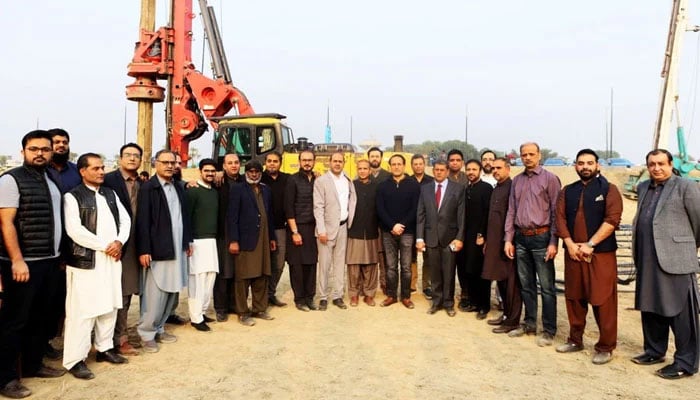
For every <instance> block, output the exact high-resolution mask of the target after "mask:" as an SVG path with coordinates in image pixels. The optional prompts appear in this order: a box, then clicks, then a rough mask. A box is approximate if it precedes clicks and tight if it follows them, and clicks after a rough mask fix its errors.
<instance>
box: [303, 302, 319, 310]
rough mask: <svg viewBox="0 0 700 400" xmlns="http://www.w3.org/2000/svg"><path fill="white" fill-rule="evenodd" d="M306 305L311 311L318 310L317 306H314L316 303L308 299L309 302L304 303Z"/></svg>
mask: <svg viewBox="0 0 700 400" xmlns="http://www.w3.org/2000/svg"><path fill="white" fill-rule="evenodd" d="M306 307H308V308H309V310H311V311H317V310H318V307H317V306H316V304H314V302H313V301H310V302H308V303H306Z"/></svg>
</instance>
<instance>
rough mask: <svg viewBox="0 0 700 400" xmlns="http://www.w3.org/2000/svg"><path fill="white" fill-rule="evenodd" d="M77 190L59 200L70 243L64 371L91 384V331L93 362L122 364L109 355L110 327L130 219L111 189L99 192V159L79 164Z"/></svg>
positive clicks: (84, 157)
mask: <svg viewBox="0 0 700 400" xmlns="http://www.w3.org/2000/svg"><path fill="white" fill-rule="evenodd" d="M77 165H78V170H79V172H80V175H81V177H82V179H83V181H82V184H81V185H78V186H77V187H76V188H74V189H73V190H71V191H70V192H68V193H67V194H66V195H65V197H64V214H65V227H66V233H67V234H68V236H69V237H70V239H71V241H72V243H71V247H70V250H71V252H70V254H69V255H68V263H67V266H66V320H65V340H64V345H63V346H64V347H63V366H64V367H65V368H66V369H68V370H69V371H70V373H71V374H73V375H74V376H75V377H76V378H80V379H92V378H94V374H93V373H92V372H91V371H90V370H89V369H88V367H87V366H86V365H85V359H86V358H87V356H88V353H89V352H90V349H91V347H92V343H91V332H92V330H93V329H94V330H95V348H96V349H97V351H98V353H97V357H96V358H97V361H98V362H102V361H107V362H111V363H114V364H121V363H126V362H127V360H126V358H124V357H122V356H120V355H119V354H117V352H115V351H114V350H113V347H114V343H113V341H112V337H113V335H114V325H115V323H116V318H117V310H118V309H120V308H121V307H122V298H121V274H122V265H121V250H122V245H123V244H124V243H125V242H126V241H127V240H128V238H129V232H130V227H131V220H130V218H129V214H128V213H127V211H126V210H125V209H124V206H122V204H121V202H120V201H119V200H118V198H117V196H116V193H114V191H113V190H112V189H109V188H106V187H101V185H102V183H103V182H104V175H105V172H104V164H103V163H102V159H101V157H100V156H99V155H97V154H94V153H87V154H84V155H82V156H80V158H79V159H78V163H77Z"/></svg>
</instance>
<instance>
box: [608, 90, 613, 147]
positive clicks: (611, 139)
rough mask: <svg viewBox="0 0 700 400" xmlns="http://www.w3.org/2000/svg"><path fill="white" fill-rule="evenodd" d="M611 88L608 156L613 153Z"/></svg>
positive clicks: (611, 92) (611, 93) (611, 96)
mask: <svg viewBox="0 0 700 400" xmlns="http://www.w3.org/2000/svg"><path fill="white" fill-rule="evenodd" d="M613 93H614V92H613V88H610V146H609V147H608V148H609V149H610V151H609V153H608V158H612V153H613Z"/></svg>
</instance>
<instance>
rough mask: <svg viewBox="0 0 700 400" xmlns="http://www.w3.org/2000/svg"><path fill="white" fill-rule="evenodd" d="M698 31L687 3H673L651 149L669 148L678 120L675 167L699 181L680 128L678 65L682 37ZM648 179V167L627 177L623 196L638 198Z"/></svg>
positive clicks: (699, 167) (677, 0) (697, 168)
mask: <svg viewBox="0 0 700 400" xmlns="http://www.w3.org/2000/svg"><path fill="white" fill-rule="evenodd" d="M688 31H692V32H698V31H700V27H698V26H696V25H693V26H691V25H689V24H688V0H673V10H672V12H671V21H670V24H669V31H668V38H667V41H666V52H665V53H664V65H663V68H662V70H661V77H662V78H663V84H662V86H661V96H660V101H659V111H658V114H657V119H656V126H655V130H654V139H653V141H652V148H653V149H658V148H664V149H666V148H668V144H669V140H668V138H669V135H670V132H671V124H672V122H673V120H674V117H675V122H676V125H677V128H676V142H677V145H678V153H677V155H676V156H675V157H674V159H673V164H674V165H673V166H674V168H675V169H676V170H678V172H679V173H680V175H681V176H684V177H688V178H691V179H695V180H698V181H700V177H698V176H697V173H693V172H694V171H700V165H698V164H697V163H696V162H693V161H691V159H690V156H689V155H688V152H687V149H686V136H685V131H684V130H683V126H682V125H681V119H680V113H679V110H678V63H679V62H680V52H681V47H682V44H683V38H684V35H685V33H686V32H688ZM647 179H649V172H648V171H647V170H646V168H643V169H642V170H641V171H639V172H638V173H635V174H631V175H630V176H629V177H628V180H627V183H625V187H624V189H625V190H624V195H625V197H627V198H630V199H637V185H639V183H640V182H642V181H645V180H647Z"/></svg>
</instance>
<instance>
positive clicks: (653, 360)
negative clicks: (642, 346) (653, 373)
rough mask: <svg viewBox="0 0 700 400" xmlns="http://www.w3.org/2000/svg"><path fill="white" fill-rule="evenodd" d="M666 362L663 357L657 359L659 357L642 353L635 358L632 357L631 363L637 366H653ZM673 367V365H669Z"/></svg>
mask: <svg viewBox="0 0 700 400" xmlns="http://www.w3.org/2000/svg"><path fill="white" fill-rule="evenodd" d="M664 361H666V358H665V357H659V356H652V355H651V354H648V353H642V354H640V355H638V356H637V357H634V358H633V359H632V362H633V363H635V364H639V365H654V364H659V363H662V362H664ZM671 365H673V364H671Z"/></svg>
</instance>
